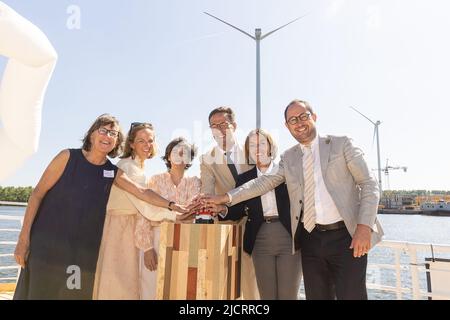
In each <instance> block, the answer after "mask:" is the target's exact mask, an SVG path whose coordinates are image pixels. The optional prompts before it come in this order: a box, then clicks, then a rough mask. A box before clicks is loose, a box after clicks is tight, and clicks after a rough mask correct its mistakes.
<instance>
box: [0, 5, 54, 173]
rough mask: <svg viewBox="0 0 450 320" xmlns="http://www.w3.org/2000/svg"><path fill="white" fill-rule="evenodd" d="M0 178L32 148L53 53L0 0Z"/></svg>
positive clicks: (30, 26)
mask: <svg viewBox="0 0 450 320" xmlns="http://www.w3.org/2000/svg"><path fill="white" fill-rule="evenodd" d="M0 55H2V56H5V57H7V58H8V63H7V65H6V68H5V72H4V75H3V79H2V80H1V83H0V182H1V181H3V180H4V179H5V178H6V177H8V176H9V175H11V174H12V173H13V172H14V171H15V170H16V169H17V168H18V167H19V166H21V165H22V164H23V162H24V161H25V160H26V159H27V158H28V157H29V156H31V155H32V154H33V153H35V152H36V150H37V147H38V144H39V135H40V131H41V110H42V102H43V99H44V95H45V91H46V89H47V85H48V82H49V80H50V78H51V75H52V73H53V69H54V67H55V64H56V59H57V54H56V51H55V49H54V48H53V46H52V45H51V44H50V41H49V40H48V39H47V37H46V36H45V35H44V34H43V33H42V32H41V31H40V30H39V29H38V28H37V27H36V26H34V25H33V24H32V23H31V22H29V21H28V20H26V19H25V18H23V17H22V16H20V15H19V14H18V13H16V12H15V11H14V10H12V9H11V8H10V7H8V6H7V5H6V4H4V3H3V2H1V1H0Z"/></svg>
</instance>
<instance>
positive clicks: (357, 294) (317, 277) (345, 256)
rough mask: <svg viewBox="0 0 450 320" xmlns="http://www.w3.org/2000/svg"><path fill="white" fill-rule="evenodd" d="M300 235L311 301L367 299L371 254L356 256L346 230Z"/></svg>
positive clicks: (307, 287) (302, 233) (303, 264)
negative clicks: (368, 263)
mask: <svg viewBox="0 0 450 320" xmlns="http://www.w3.org/2000/svg"><path fill="white" fill-rule="evenodd" d="M302 229H303V230H302V231H301V233H300V246H301V256H302V267H303V280H304V283H305V294H306V299H307V300H334V299H338V300H367V288H366V270H367V255H364V256H362V257H361V258H354V257H353V249H350V244H351V242H352V238H351V236H350V234H349V233H348V231H347V229H346V228H342V229H339V230H333V231H319V230H317V229H314V230H313V231H312V232H311V233H308V232H307V231H306V230H305V229H304V228H302Z"/></svg>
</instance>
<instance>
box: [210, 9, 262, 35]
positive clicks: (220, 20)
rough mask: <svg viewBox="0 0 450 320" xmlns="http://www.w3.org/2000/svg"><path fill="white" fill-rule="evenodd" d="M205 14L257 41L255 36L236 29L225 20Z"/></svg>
mask: <svg viewBox="0 0 450 320" xmlns="http://www.w3.org/2000/svg"><path fill="white" fill-rule="evenodd" d="M203 13H204V14H206V15H208V16H210V17H212V18H214V19H216V20H219V21H220V22H222V23H225V24H226V25H228V26H230V27H232V28H233V29H236V30H237V31H239V32H242V33H243V34H245V35H246V36H248V37H250V38H252V39H253V40H256V38H255V37H254V36H252V35H251V34H250V33H247V32H245V31H244V30H242V29H239V28H238V27H236V26H233V25H232V24H231V23H228V22H226V21H224V20H222V19H219V18H217V17H215V16H213V15H212V14H210V13H208V12H203Z"/></svg>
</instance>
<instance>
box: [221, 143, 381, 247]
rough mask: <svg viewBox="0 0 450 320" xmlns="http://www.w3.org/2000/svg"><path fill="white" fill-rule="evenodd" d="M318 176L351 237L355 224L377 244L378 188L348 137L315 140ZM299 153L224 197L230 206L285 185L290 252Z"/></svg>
mask: <svg viewBox="0 0 450 320" xmlns="http://www.w3.org/2000/svg"><path fill="white" fill-rule="evenodd" d="M319 151H320V163H321V167H322V175H323V179H324V182H325V185H326V187H327V190H328V192H329V193H330V195H331V198H332V199H333V200H334V203H335V204H336V207H337V209H338V211H339V213H340V215H341V216H342V218H343V220H344V223H345V226H346V227H347V230H348V231H349V233H350V234H351V235H353V234H354V233H355V231H356V226H357V224H364V225H368V226H370V227H371V228H372V230H373V232H372V239H371V246H372V247H373V246H375V245H376V244H377V243H378V242H380V241H381V237H382V236H383V230H382V228H381V225H380V223H379V222H378V220H377V210H378V202H379V187H378V183H377V181H376V179H375V177H374V176H373V175H372V173H371V172H370V169H369V167H368V166H367V163H366V161H365V160H364V158H363V155H364V154H363V152H362V150H361V149H359V148H357V147H355V146H353V144H352V141H351V139H349V138H348V137H337V136H327V137H325V138H324V137H319ZM302 157H303V152H302V150H301V147H300V145H299V144H297V145H295V146H294V147H292V148H290V149H288V150H287V151H285V152H284V153H283V155H282V156H281V160H280V163H279V165H278V169H277V170H274V171H273V172H272V173H271V174H269V175H265V176H261V177H259V178H257V179H254V180H252V181H249V182H247V183H246V184H244V185H242V186H241V187H239V188H236V189H233V190H231V191H230V192H228V194H229V195H230V196H231V197H232V203H231V204H232V205H234V204H236V203H239V202H241V201H244V200H247V199H251V198H254V197H257V196H260V195H262V194H264V193H266V192H267V191H269V190H272V189H274V188H275V187H277V186H278V185H280V184H281V183H284V182H285V183H286V184H287V188H288V192H289V198H290V202H291V228H292V250H293V251H294V250H295V249H294V248H295V244H294V236H295V231H296V230H297V226H298V223H299V221H300V214H301V211H302V209H303V203H304V201H303V198H304V194H303V188H304V183H303V162H302Z"/></svg>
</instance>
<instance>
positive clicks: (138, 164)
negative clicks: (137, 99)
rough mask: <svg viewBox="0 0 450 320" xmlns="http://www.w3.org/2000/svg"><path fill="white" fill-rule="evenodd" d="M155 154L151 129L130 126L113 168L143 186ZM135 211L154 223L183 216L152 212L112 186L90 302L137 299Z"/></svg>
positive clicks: (148, 125)
mask: <svg viewBox="0 0 450 320" xmlns="http://www.w3.org/2000/svg"><path fill="white" fill-rule="evenodd" d="M155 154H156V145H155V133H154V129H153V126H152V125H151V124H149V123H132V124H131V128H130V130H129V132H128V136H127V140H126V142H125V150H124V153H123V155H122V156H121V160H120V161H119V162H118V163H117V167H119V168H120V169H121V170H123V171H124V172H125V173H126V174H127V175H128V177H129V178H130V179H131V180H133V181H134V182H135V183H136V184H139V185H140V186H142V187H146V177H145V161H146V160H147V159H151V158H153V157H154V156H155ZM152 208H153V209H152ZM139 212H140V213H141V214H143V215H145V216H147V217H149V218H151V219H153V220H155V221H161V220H168V221H175V220H178V219H180V218H182V217H183V216H179V215H176V214H175V213H174V212H172V211H170V210H161V211H158V212H156V210H154V207H153V206H151V205H147V204H144V203H142V202H140V201H139V200H138V199H137V198H135V197H133V196H131V195H130V194H129V193H127V192H124V191H123V190H122V189H119V188H116V187H114V186H113V187H112V190H111V195H110V197H109V201H108V206H107V213H106V218H105V225H104V229H103V238H102V243H101V247H100V253H99V259H98V262H97V272H96V279H95V286H94V295H93V298H94V299H101V300H105V299H115V300H116V299H117V300H118V299H120V300H138V299H139V298H140V293H139V291H140V290H139V250H138V249H137V248H136V247H135V245H134V232H135V225H136V216H137V214H138V213H139ZM177 217H178V219H177Z"/></svg>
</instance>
